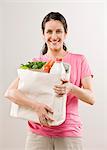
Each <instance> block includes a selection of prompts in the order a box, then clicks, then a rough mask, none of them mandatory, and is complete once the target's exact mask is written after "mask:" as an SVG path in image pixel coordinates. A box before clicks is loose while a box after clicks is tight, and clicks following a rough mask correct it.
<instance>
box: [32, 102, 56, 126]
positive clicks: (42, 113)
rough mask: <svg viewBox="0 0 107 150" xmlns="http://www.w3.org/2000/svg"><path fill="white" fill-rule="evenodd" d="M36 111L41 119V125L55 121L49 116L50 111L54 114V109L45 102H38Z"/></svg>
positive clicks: (47, 124)
mask: <svg viewBox="0 0 107 150" xmlns="http://www.w3.org/2000/svg"><path fill="white" fill-rule="evenodd" d="M35 111H36V113H37V115H38V117H39V121H40V124H41V125H43V126H50V125H49V123H48V122H52V121H54V119H52V118H51V117H49V113H51V114H53V110H52V109H51V108H50V107H49V106H47V105H45V104H41V103H37V104H36V109H35Z"/></svg>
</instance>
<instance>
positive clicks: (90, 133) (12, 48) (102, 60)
mask: <svg viewBox="0 0 107 150" xmlns="http://www.w3.org/2000/svg"><path fill="white" fill-rule="evenodd" d="M51 11H59V12H60V13H62V14H63V15H64V16H65V18H66V20H67V22H68V36H67V40H66V45H67V47H68V49H69V50H70V51H72V52H73V53H81V54H84V55H85V56H86V58H87V59H88V61H89V63H90V67H91V68H92V70H93V74H94V81H93V83H94V89H95V95H96V103H95V105H93V106H90V105H88V104H85V103H83V102H80V107H79V111H80V114H81V118H82V121H83V122H84V131H83V140H84V146H85V150H106V149H107V142H106V137H105V136H106V132H107V129H106V126H107V117H106V114H107V112H106V105H107V100H106V96H105V95H106V79H105V77H106V75H107V71H106V69H105V66H106V65H105V64H106V57H105V56H106V51H104V49H106V48H107V46H106V45H105V47H104V33H106V32H107V29H106V28H105V30H104V2H103V0H102V1H101V0H96V1H94V0H85V1H81V0H80V1H79V0H78V1H77V0H75V1H72V0H71V1H67V0H65V1H58V0H57V1H56V0H54V1H52V2H49V1H39V2H37V1H36V0H13V1H12V0H4V1H3V0H2V1H1V4H0V150H16V149H17V150H24V143H25V138H26V130H27V123H26V122H25V121H23V120H17V119H14V118H11V117H10V116H9V111H10V101H8V100H7V99H5V98H4V97H3V94H4V92H5V90H6V89H7V87H8V86H9V84H10V83H11V81H12V80H13V79H14V78H16V76H17V72H16V69H17V67H18V66H19V65H20V64H21V63H24V62H27V61H29V60H31V58H33V57H36V56H37V55H39V53H40V50H41V47H42V45H43V41H42V34H41V22H42V19H43V17H44V16H45V15H46V14H47V13H49V12H51ZM106 25H107V22H106V20H105V27H106ZM106 37H107V34H105V38H106Z"/></svg>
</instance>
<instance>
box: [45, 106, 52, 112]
mask: <svg viewBox="0 0 107 150" xmlns="http://www.w3.org/2000/svg"><path fill="white" fill-rule="evenodd" d="M45 109H46V110H47V112H50V113H52V114H53V109H52V108H50V107H49V106H47V105H45Z"/></svg>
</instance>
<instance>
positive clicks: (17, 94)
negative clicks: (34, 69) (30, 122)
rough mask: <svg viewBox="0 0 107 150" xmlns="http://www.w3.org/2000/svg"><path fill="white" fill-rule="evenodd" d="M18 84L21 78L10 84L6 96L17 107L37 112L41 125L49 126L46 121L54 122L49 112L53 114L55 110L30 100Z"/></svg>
mask: <svg viewBox="0 0 107 150" xmlns="http://www.w3.org/2000/svg"><path fill="white" fill-rule="evenodd" d="M18 83H19V78H17V79H15V80H14V81H13V82H12V83H11V84H10V86H9V88H8V89H7V91H6V92H5V95H4V96H5V97H6V98H8V99H9V100H11V101H12V102H14V103H16V104H17V105H20V106H23V107H25V108H30V109H32V110H33V111H35V113H37V115H38V117H39V120H40V122H41V124H43V125H46V126H48V123H47V121H46V120H50V121H53V119H52V118H50V117H49V116H48V112H50V113H53V110H52V109H51V108H50V107H49V106H47V105H45V104H41V103H39V102H37V101H32V100H30V99H29V98H28V97H27V96H25V95H24V93H22V92H21V91H20V90H19V89H18Z"/></svg>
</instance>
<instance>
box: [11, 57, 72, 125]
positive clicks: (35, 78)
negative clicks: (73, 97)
mask: <svg viewBox="0 0 107 150" xmlns="http://www.w3.org/2000/svg"><path fill="white" fill-rule="evenodd" d="M46 64H47V65H46ZM49 64H50V65H49ZM54 64H55V61H53V60H51V61H50V62H39V61H38V62H28V63H27V64H25V65H21V66H20V68H19V69H18V70H17V71H18V76H19V78H20V80H19V85H18V89H19V90H21V92H23V93H24V94H25V95H26V96H27V97H28V98H29V99H30V100H32V101H38V102H40V103H44V104H46V105H48V106H50V107H51V108H52V109H53V110H54V113H53V115H52V114H50V113H49V116H51V117H53V119H54V120H55V121H53V122H48V123H49V124H50V125H52V126H57V125H60V124H61V123H63V122H64V121H65V117H66V98H67V95H63V96H62V97H57V96H56V94H55V92H54V90H53V87H54V85H56V84H60V79H61V75H60V74H53V73H52V70H51V69H52V67H54ZM47 66H48V67H49V66H51V67H50V69H48V71H47V69H46V67H47ZM65 66H66V69H65V70H66V71H68V70H69V71H70V65H69V64H65ZM68 66H69V69H67V68H68ZM69 71H68V72H67V73H69ZM11 116H13V117H16V118H22V119H25V120H31V121H34V122H36V123H40V122H39V119H38V116H37V115H36V114H35V112H33V111H32V110H31V109H27V108H24V107H21V106H18V105H17V104H14V103H12V107H11Z"/></svg>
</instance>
